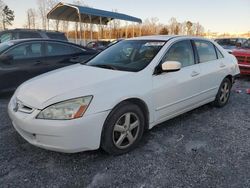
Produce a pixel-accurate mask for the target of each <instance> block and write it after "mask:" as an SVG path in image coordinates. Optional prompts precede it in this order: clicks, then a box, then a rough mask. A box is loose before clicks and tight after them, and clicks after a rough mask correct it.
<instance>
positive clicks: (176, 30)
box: [169, 17, 181, 35]
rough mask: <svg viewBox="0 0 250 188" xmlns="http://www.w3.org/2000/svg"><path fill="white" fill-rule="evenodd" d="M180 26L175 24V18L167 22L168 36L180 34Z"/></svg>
mask: <svg viewBox="0 0 250 188" xmlns="http://www.w3.org/2000/svg"><path fill="white" fill-rule="evenodd" d="M180 26H181V24H180V23H178V22H177V20H176V18H174V17H172V18H171V19H170V20H169V30H170V34H174V35H178V34H179V33H180Z"/></svg>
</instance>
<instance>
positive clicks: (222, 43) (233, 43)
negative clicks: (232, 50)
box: [216, 38, 237, 46]
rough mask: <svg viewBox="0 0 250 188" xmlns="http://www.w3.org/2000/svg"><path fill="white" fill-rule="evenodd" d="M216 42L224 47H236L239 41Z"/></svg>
mask: <svg viewBox="0 0 250 188" xmlns="http://www.w3.org/2000/svg"><path fill="white" fill-rule="evenodd" d="M216 42H217V43H218V44H219V45H222V46H235V45H236V42H237V39H233V38H232V39H217V40H216Z"/></svg>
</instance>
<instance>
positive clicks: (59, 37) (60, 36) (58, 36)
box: [46, 33, 68, 41]
mask: <svg viewBox="0 0 250 188" xmlns="http://www.w3.org/2000/svg"><path fill="white" fill-rule="evenodd" d="M46 34H47V36H48V37H49V38H50V39H57V40H63V41H67V40H68V39H67V38H66V36H65V35H64V34H63V33H46Z"/></svg>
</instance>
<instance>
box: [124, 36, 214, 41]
mask: <svg viewBox="0 0 250 188" xmlns="http://www.w3.org/2000/svg"><path fill="white" fill-rule="evenodd" d="M174 38H180V39H202V40H209V39H207V38H204V37H196V36H188V35H150V36H142V37H135V38H130V39H126V40H159V41H169V40H171V39H174Z"/></svg>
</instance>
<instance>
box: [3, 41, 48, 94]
mask: <svg viewBox="0 0 250 188" xmlns="http://www.w3.org/2000/svg"><path fill="white" fill-rule="evenodd" d="M43 51H44V50H43V43H42V42H29V43H24V44H20V45H18V46H15V47H13V48H12V49H10V50H9V51H7V52H6V55H8V56H11V57H12V59H11V60H10V61H9V62H8V63H7V64H6V63H5V64H3V65H1V74H0V80H1V83H0V89H1V90H13V89H15V88H17V87H18V86H19V85H20V84H22V83H23V82H24V81H26V80H28V79H30V78H33V77H34V76H37V75H39V74H40V69H41V62H42V61H43V53H44V52H43Z"/></svg>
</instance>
